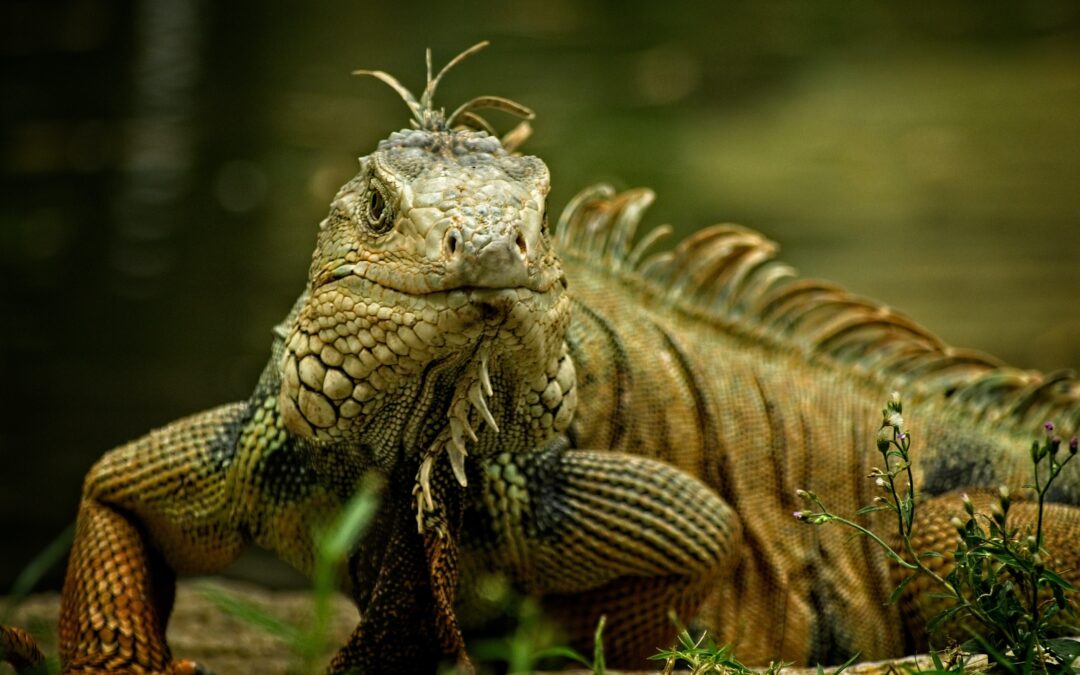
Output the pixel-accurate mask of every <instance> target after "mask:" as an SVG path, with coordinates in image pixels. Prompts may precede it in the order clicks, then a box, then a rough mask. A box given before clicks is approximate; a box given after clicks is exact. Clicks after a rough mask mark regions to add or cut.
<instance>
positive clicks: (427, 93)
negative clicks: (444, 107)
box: [420, 40, 491, 112]
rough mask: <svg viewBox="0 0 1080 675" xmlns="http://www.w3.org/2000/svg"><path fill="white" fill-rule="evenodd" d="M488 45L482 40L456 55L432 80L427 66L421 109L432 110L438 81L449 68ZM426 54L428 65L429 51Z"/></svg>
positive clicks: (429, 61) (429, 68) (429, 59)
mask: <svg viewBox="0 0 1080 675" xmlns="http://www.w3.org/2000/svg"><path fill="white" fill-rule="evenodd" d="M490 44H491V43H490V42H488V41H487V40H484V41H483V42H477V43H476V44H474V45H473V46H472V47H469V48H468V49H466V50H465V51H463V52H461V53H460V54H458V55H457V56H455V57H454V58H452V59H450V62H449V63H447V64H446V65H445V66H443V67H442V70H440V71H439V74H438V75H436V76H435V77H434V78H432V77H431V75H430V73H431V67H430V65H429V67H428V73H429V74H428V83H427V86H426V87H424V94H423V95H422V96H421V97H420V105H421V107H423V109H424V110H426V111H429V112H430V111H431V110H432V107H431V102H432V100H433V99H434V98H435V90H436V89H437V88H438V87H439V81H440V80H442V77H443V75H445V74H446V73H447V72H448V71H449V70H450V69H451V68H453V67H454V66H456V65H457V64H459V63H461V62H462V61H464V60H465V59H467V58H469V57H470V56H472V55H473V54H475V53H476V52H478V51H480V50H481V49H483V48H485V47H487V46H488V45H490ZM428 54H429V56H428V64H430V63H431V56H430V54H431V50H428Z"/></svg>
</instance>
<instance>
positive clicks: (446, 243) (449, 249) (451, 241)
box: [443, 227, 461, 256]
mask: <svg viewBox="0 0 1080 675" xmlns="http://www.w3.org/2000/svg"><path fill="white" fill-rule="evenodd" d="M460 245H461V232H460V231H459V230H458V229H457V228H456V227H452V228H450V229H449V230H448V231H447V232H446V237H445V238H444V239H443V250H444V251H446V253H447V254H448V255H451V256H452V255H454V254H455V253H457V250H458V247H459V246H460Z"/></svg>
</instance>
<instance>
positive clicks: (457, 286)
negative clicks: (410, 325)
mask: <svg viewBox="0 0 1080 675" xmlns="http://www.w3.org/2000/svg"><path fill="white" fill-rule="evenodd" d="M351 279H355V280H361V281H363V282H366V283H369V284H372V285H374V286H378V287H380V288H383V289H385V290H388V291H393V292H395V293H401V294H404V295H411V296H415V297H424V296H426V297H432V296H437V295H439V294H449V293H455V292H463V293H468V294H472V293H476V292H481V291H492V292H503V291H516V292H518V293H519V295H520V296H521V299H522V300H526V299H528V298H529V297H531V296H533V295H536V294H543V293H548V292H550V291H551V290H553V289H555V288H560V289H565V288H566V277H565V275H564V274H562V273H561V271H560V272H559V273H558V274H551V273H533V274H528V275H525V274H523V275H521V276H520V277H518V278H515V279H513V280H512V281H513V282H515V283H483V282H480V283H478V280H477V279H475V278H469V279H462V280H461V282H460V283H454V282H453V280H450V281H449V282H448V281H447V275H445V274H444V273H441V272H438V271H436V272H432V273H429V274H426V275H423V276H419V275H414V276H410V277H408V278H400V279H399V278H395V277H394V275H391V274H388V273H386V272H385V271H383V270H382V269H380V264H379V263H368V262H358V263H353V264H349V265H341V266H339V267H337V268H336V269H334V270H333V271H332V272H331V273H330V275H329V278H328V279H327V282H326V283H328V284H329V283H334V282H339V283H348V281H349V280H351ZM508 281H510V280H508Z"/></svg>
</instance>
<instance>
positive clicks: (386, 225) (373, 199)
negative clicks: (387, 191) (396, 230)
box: [366, 183, 394, 234]
mask: <svg viewBox="0 0 1080 675" xmlns="http://www.w3.org/2000/svg"><path fill="white" fill-rule="evenodd" d="M368 190H369V193H368V198H367V214H366V215H367V224H368V227H370V228H371V231H372V232H374V233H375V234H383V233H384V232H386V231H388V230H389V229H390V227H391V226H392V225H393V224H394V216H393V214H392V213H391V212H390V208H389V207H388V206H387V205H386V198H385V197H383V194H382V190H381V189H380V188H379V187H377V186H376V185H375V184H374V183H372V184H371V186H370V187H369V188H368Z"/></svg>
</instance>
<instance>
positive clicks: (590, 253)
mask: <svg viewBox="0 0 1080 675" xmlns="http://www.w3.org/2000/svg"><path fill="white" fill-rule="evenodd" d="M653 199H654V194H653V193H652V191H650V190H646V189H637V190H630V191H627V192H623V193H620V194H616V193H615V190H614V189H612V188H611V187H610V186H608V185H596V186H593V187H590V188H587V189H585V190H584V191H582V192H581V193H579V194H578V195H577V196H576V197H574V198H573V199H572V200H571V201H570V203H569V204H568V205H567V207H566V209H565V210H564V211H563V213H562V215H561V216H560V218H559V221H558V224H557V226H556V230H555V242H556V245H557V246H558V247H559V251H560V254H562V255H565V256H569V257H572V258H575V259H578V260H580V261H582V262H585V263H588V264H590V265H591V266H592V267H594V268H596V269H599V270H602V271H604V272H607V273H610V274H614V275H616V276H617V277H619V279H620V280H621V281H623V282H625V283H629V284H631V285H636V286H638V287H640V288H642V289H643V290H644V291H645V292H647V293H649V294H651V295H653V296H654V297H656V298H657V299H659V300H661V301H663V302H664V303H666V304H667V306H669V307H671V308H672V309H674V310H676V311H678V312H682V313H685V314H688V315H691V316H694V317H696V318H699V319H702V320H704V321H708V322H710V323H713V324H716V325H719V326H721V327H723V329H724V330H725V331H728V332H731V333H736V334H743V335H749V336H752V337H753V338H754V339H756V340H759V341H761V342H763V343H767V344H772V345H774V346H777V347H779V348H781V349H792V348H793V349H797V350H799V351H801V352H802V353H804V354H805V355H806V356H807V358H810V359H829V360H832V361H834V362H838V363H843V364H846V365H848V366H849V367H852V368H855V369H858V370H859V371H860V372H862V373H864V374H865V375H866V376H867V377H870V378H874V379H876V380H878V381H880V382H881V383H882V384H885V385H886V386H898V385H903V386H905V387H907V388H908V389H909V391H912V392H913V393H916V394H918V395H924V396H933V395H943V396H947V397H949V398H950V400H951V401H954V402H955V403H956V404H957V405H960V406H963V407H965V408H967V409H968V410H969V411H970V412H972V413H973V414H974V415H975V416H976V417H978V418H981V419H991V420H1002V421H1010V422H1013V423H1016V424H1019V425H1023V427H1024V428H1030V427H1031V426H1034V425H1036V424H1038V423H1040V422H1043V421H1045V420H1051V419H1052V420H1056V421H1058V422H1059V423H1060V424H1061V425H1062V427H1063V428H1066V429H1069V430H1071V431H1073V432H1075V431H1077V430H1080V379H1077V377H1076V376H1075V375H1074V374H1073V373H1072V372H1069V371H1061V372H1055V373H1050V374H1046V375H1044V374H1042V373H1039V372H1035V371H1024V370H1019V369H1016V368H1011V367H1008V366H1006V365H1004V364H1003V363H1002V362H1000V361H998V360H997V359H994V358H993V357H990V356H987V355H985V354H982V353H979V352H976V351H972V350H965V349H956V348H954V347H950V346H948V345H946V344H945V343H944V342H942V341H941V340H940V339H939V338H938V337H936V336H935V335H934V334H933V333H931V332H930V331H929V330H927V329H926V328H924V327H922V326H920V325H919V324H918V323H916V322H915V321H913V320H912V319H910V318H908V317H907V316H905V315H904V314H901V313H899V312H897V311H895V310H893V309H891V308H889V307H886V306H885V305H882V304H880V303H878V302H875V301H873V300H868V299H866V298H861V297H858V296H856V295H853V294H851V293H849V292H848V291H847V290H845V289H843V288H841V287H840V286H837V285H834V284H830V283H827V282H822V281H818V280H814V279H803V278H799V277H798V276H797V275H796V272H795V270H794V269H793V268H791V267H789V266H787V265H785V264H783V263H781V262H778V261H777V260H775V258H774V256H775V253H776V251H777V249H778V247H777V245H776V244H775V243H773V242H772V241H770V240H768V239H766V238H765V237H764V236H763V235H761V234H759V233H758V232H755V231H753V230H750V229H747V228H745V227H741V226H738V225H728V224H724V225H714V226H712V227H708V228H705V229H704V230H701V231H699V232H696V233H695V234H693V235H691V236H689V237H687V238H686V239H684V240H683V241H682V242H680V243H679V244H678V245H677V246H675V248H674V249H672V250H670V251H664V252H657V253H652V254H649V253H648V251H649V249H650V247H652V246H653V245H654V244H655V243H656V242H657V241H659V240H660V239H663V238H664V237H667V236H669V235H670V233H671V231H672V230H671V227H669V226H667V225H663V226H660V227H657V228H654V229H653V230H651V231H650V232H648V233H646V234H645V235H644V236H643V237H641V238H640V240H639V241H638V243H637V244H634V240H635V237H636V235H637V231H638V226H639V223H640V221H641V217H642V215H643V213H644V211H645V210H646V209H647V208H648V206H649V205H650V204H651V203H652V201H653Z"/></svg>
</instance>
